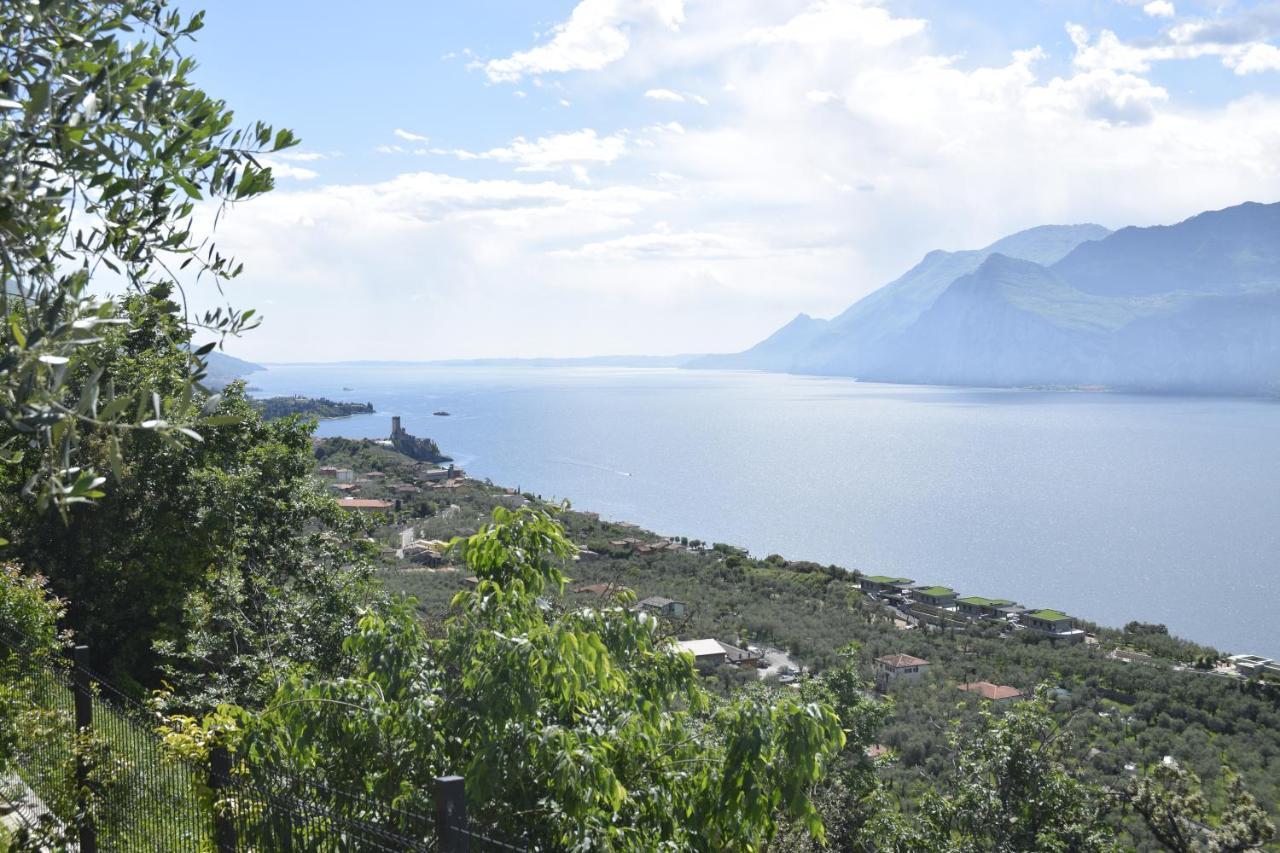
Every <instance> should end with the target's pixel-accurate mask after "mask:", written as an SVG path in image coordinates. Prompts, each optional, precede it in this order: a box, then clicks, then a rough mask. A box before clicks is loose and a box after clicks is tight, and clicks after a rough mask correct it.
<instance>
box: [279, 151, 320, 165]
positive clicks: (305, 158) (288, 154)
mask: <svg viewBox="0 0 1280 853" xmlns="http://www.w3.org/2000/svg"><path fill="white" fill-rule="evenodd" d="M271 156H272V157H274V158H275V159H277V160H288V161H290V162H293V163H313V162H315V161H317V160H328V159H329V158H330V157H331V156H332V155H331V154H322V153H320V152H319V151H294V150H288V151H277V152H276V153H275V154H272V155H271Z"/></svg>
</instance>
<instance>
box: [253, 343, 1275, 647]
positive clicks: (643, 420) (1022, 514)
mask: <svg viewBox="0 0 1280 853" xmlns="http://www.w3.org/2000/svg"><path fill="white" fill-rule="evenodd" d="M250 382H251V384H252V385H253V386H255V387H257V388H260V389H261V394H263V395H272V394H293V393H297V394H304V395H309V396H327V397H330V398H335V399H342V400H358V401H362V402H363V401H366V400H367V401H369V402H372V403H373V404H374V406H375V408H376V409H377V410H378V414H376V415H361V416H358V417H354V418H349V419H345V420H336V421H327V422H323V423H321V425H320V429H319V432H320V434H321V435H344V436H351V437H384V436H385V435H386V434H387V433H388V431H389V416H390V415H392V414H399V415H401V416H402V418H403V420H404V425H405V427H406V428H407V429H408V430H409V431H410V432H412V433H415V434H417V435H424V436H430V437H432V438H434V439H436V440H437V441H438V442H439V443H440V446H441V448H442V449H443V450H444V451H445V452H446V453H448V454H450V455H452V456H453V457H454V458H455V459H456V460H457V462H458V463H459V464H460V465H463V466H464V467H466V469H467V470H468V473H470V474H472V475H473V476H478V477H482V478H483V477H489V478H491V479H492V480H493V481H494V482H496V483H500V484H503V485H510V486H520V487H521V488H522V489H524V490H525V491H533V492H536V493H538V494H541V495H543V496H545V497H552V496H555V497H563V498H569V499H570V500H571V501H572V502H573V503H574V505H575V506H576V507H578V508H581V509H591V510H596V511H599V512H601V513H602V514H604V515H605V516H606V517H610V518H614V519H618V520H626V521H634V522H636V523H638V524H641V525H643V526H645V527H648V528H650V529H654V530H657V531H659V532H662V533H668V534H676V535H686V536H689V537H696V538H700V539H705V540H709V541H722V542H731V543H734V544H739V545H744V546H746V547H749V548H750V549H751V551H752V552H753V553H756V554H759V555H765V554H769V553H773V552H777V553H780V554H783V555H784V556H787V557H789V558H793V559H810V560H817V561H819V562H822V563H838V564H840V565H843V566H848V567H852V568H858V569H861V570H863V571H873V572H876V573H886V574H902V575H906V576H907V577H911V578H915V579H916V580H918V581H922V582H923V581H928V582H931V583H940V584H945V585H947V586H952V587H954V588H956V589H958V590H960V591H961V592H962V593H965V594H980V595H987V596H1001V597H1006V598H1013V599H1015V600H1017V601H1019V602H1021V603H1023V604H1028V605H1035V606H1045V607H1056V608H1060V609H1064V610H1066V611H1068V612H1070V613H1073V614H1075V615H1078V616H1081V617H1084V618H1087V619H1091V620H1093V621H1097V622H1101V623H1104V624H1111V625H1122V624H1123V623H1125V622H1127V621H1129V620H1130V619H1140V620H1143V621H1148V622H1163V623H1166V624H1168V625H1169V626H1170V629H1171V630H1173V631H1174V632H1175V633H1178V634H1180V635H1183V636H1187V637H1190V638H1192V639H1195V640H1198V641H1200V642H1204V643H1209V644H1213V645H1216V646H1218V647H1219V648H1221V649H1224V650H1230V651H1233V652H1235V651H1252V652H1259V653H1263V654H1267V655H1272V656H1280V618H1278V617H1277V613H1278V612H1280V610H1278V608H1280V565H1278V563H1280V403H1275V402H1269V401H1254V400H1216V399H1203V398H1178V397H1137V396H1124V395H1113V394H1083V393H1040V392H1029V391H998V390H971V389H953V388H932V387H913V386H892V385H872V384H860V383H856V382H853V381H851V380H844V379H826V378H812V377H797V376H783V375H773V374H756V373H737V372H710V371H705V372H704V371H681V370H666V369H656V370H641V369H612V368H609V369H604V368H601V369H580V368H508V369H494V368H479V367H435V366H382V365H380V366H359V367H357V366H340V367H333V366H274V367H271V368H270V369H269V370H267V371H265V372H262V373H255V374H253V376H252V377H250ZM347 388H350V389H351V390H349V391H348V390H344V389H347ZM438 409H443V410H447V411H449V412H451V413H452V416H451V417H447V418H444V417H433V416H432V412H434V411H436V410H438Z"/></svg>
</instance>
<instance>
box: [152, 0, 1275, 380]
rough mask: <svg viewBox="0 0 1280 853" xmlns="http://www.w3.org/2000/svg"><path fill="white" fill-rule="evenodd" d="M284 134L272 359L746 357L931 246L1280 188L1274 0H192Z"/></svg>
mask: <svg viewBox="0 0 1280 853" xmlns="http://www.w3.org/2000/svg"><path fill="white" fill-rule="evenodd" d="M177 5H178V7H179V8H181V9H185V10H188V11H194V10H196V9H198V8H201V7H202V6H205V5H207V6H209V7H210V8H209V10H208V13H207V15H206V27H205V29H204V30H203V31H202V32H201V33H200V36H199V39H198V41H197V42H196V43H195V44H194V45H191V46H190V48H189V49H188V50H189V52H190V53H191V54H192V55H193V56H195V57H196V58H197V60H198V61H199V63H200V68H199V70H198V72H197V74H196V80H197V82H198V83H199V84H200V85H202V86H203V87H204V88H205V89H206V91H208V92H210V93H211V94H213V95H215V96H217V97H220V98H223V99H225V100H226V101H227V102H228V104H229V105H230V106H231V107H232V108H233V109H234V110H235V111H236V115H237V118H238V119H239V120H241V121H246V122H247V121H252V120H257V119H261V120H264V121H267V122H269V123H272V124H275V125H277V126H286V127H289V128H291V129H293V130H294V131H295V132H296V133H297V134H298V136H300V137H301V139H302V144H301V145H300V146H299V147H297V148H295V149H292V150H290V151H289V152H287V153H286V154H284V155H281V156H278V157H276V158H275V159H274V160H273V167H274V171H275V174H276V178H277V181H276V190H275V191H274V192H272V193H271V194H269V195H268V196H265V197H262V198H259V199H255V200H253V201H251V202H248V203H244V204H241V205H238V206H236V207H235V208H234V209H233V210H232V211H230V213H229V214H228V215H226V216H224V218H223V219H222V220H221V222H220V223H219V225H218V231H217V235H216V239H217V242H218V245H219V247H220V249H221V250H223V251H230V252H232V253H234V254H235V255H237V257H238V259H239V260H241V261H243V262H244V263H245V267H246V271H245V273H244V274H243V275H242V276H241V277H240V278H239V279H237V280H236V281H235V282H234V283H233V284H232V285H231V286H230V288H229V290H228V292H229V295H230V299H231V301H232V302H233V303H234V304H236V305H237V306H238V307H242V308H247V307H252V308H255V309H257V311H258V313H259V314H260V315H261V316H262V317H263V320H264V322H263V326H262V327H261V328H260V329H259V330H256V331H254V332H252V333H250V334H248V335H247V336H245V337H244V338H243V339H241V340H237V341H233V342H230V343H228V345H227V351H228V352H230V353H232V354H233V355H237V356H241V357H244V358H249V359H253V360H257V361H268V362H285V361H339V360H353V359H396V360H400V359H407V360H417V359H424V360H425V359H444V358H475V357H488V356H494V357H513V356H514V357H522V356H581V355H602V354H674V353H696V352H727V351H736V350H740V349H743V348H745V347H747V346H750V345H751V344H753V343H755V342H756V341H758V340H760V339H761V338H763V337H765V336H766V335H768V334H769V333H771V332H772V331H773V330H775V329H776V328H777V327H779V326H781V325H782V324H784V323H786V322H787V321H789V320H790V319H791V318H792V317H794V316H795V315H796V314H798V313H801V312H805V313H808V314H811V315H813V316H817V317H827V316H832V315H834V314H836V313H839V312H840V311H841V310H843V309H844V308H846V307H848V306H849V305H850V304H852V303H853V302H854V301H856V300H857V299H858V298H860V297H861V296H863V295H865V294H867V293H869V292H871V291H873V290H875V289H876V288H878V287H880V286H881V285H883V284H885V283H887V282H888V281H890V280H892V279H893V278H896V277H897V276H898V275H900V274H901V273H903V272H904V271H906V270H907V269H908V268H909V267H910V266H912V265H913V264H914V263H916V262H917V261H918V260H919V259H920V257H922V256H923V255H924V254H925V253H926V252H928V251H930V250H932V249H936V248H942V249H965V248H977V247H980V246H983V245H986V244H988V243H991V242H993V241H994V240H996V239H998V238H1000V237H1002V236H1004V235H1006V234H1009V233H1012V232H1015V231H1018V230H1021V229H1023V228H1027V227H1031V226H1034V225H1041V224H1047V223H1079V222H1098V223H1101V224H1103V225H1106V226H1108V227H1113V228H1114V227H1121V226H1124V225H1149V224H1157V223H1171V222H1177V221H1180V220H1182V219H1185V218H1186V217H1188V216H1191V215H1194V214H1195V213H1197V212H1199V211H1202V210H1206V209H1217V208H1221V207H1226V206H1229V205H1233V204H1238V203H1240V202H1243V201H1248V200H1252V201H1262V202H1274V201H1280V2H1272V1H1271V0H1262V1H1261V2H1243V0H1238V1H1237V2H1233V0H1219V2H1211V1H1210V0H964V2H956V0H578V2H573V0H563V1H562V2H552V0H508V2H497V0H467V2H464V3H452V2H441V0H416V1H415V0H371V2H369V3H365V4H352V3H349V2H343V3H337V2H330V0H307V2H300V0H272V2H269V3H263V2H260V0H217V2H216V3H213V2H209V0H205V2H204V3H200V4H197V3H196V2H194V0H177Z"/></svg>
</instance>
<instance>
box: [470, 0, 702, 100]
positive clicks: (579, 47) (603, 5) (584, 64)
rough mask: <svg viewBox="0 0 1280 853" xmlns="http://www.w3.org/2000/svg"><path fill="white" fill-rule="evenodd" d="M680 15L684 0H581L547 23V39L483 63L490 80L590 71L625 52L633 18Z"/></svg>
mask: <svg viewBox="0 0 1280 853" xmlns="http://www.w3.org/2000/svg"><path fill="white" fill-rule="evenodd" d="M683 21H684V0H581V2H579V3H578V5H577V6H575V7H574V10H573V12H572V13H571V14H570V16H569V20H567V21H564V22H563V23H560V24H557V25H556V26H555V27H553V28H552V30H551V33H552V36H551V41H549V42H547V43H546V44H543V45H539V46H537V47H534V48H531V49H529V50H525V51H517V52H516V53H513V54H511V56H508V57H506V58H505V59H492V60H490V61H488V62H486V63H485V64H484V70H485V74H486V75H488V77H489V79H490V80H492V81H493V82H495V83H498V82H514V81H516V80H519V79H521V78H522V77H524V76H526V75H536V74H548V73H563V72H567V71H595V70H599V69H601V68H604V67H605V66H607V65H610V64H611V63H614V62H617V61H618V60H619V59H621V58H622V57H624V56H626V54H627V51H628V50H629V49H630V47H631V40H630V38H628V35H627V31H628V29H629V28H630V26H631V25H633V24H637V23H657V24H658V25H660V26H662V27H664V28H666V29H669V30H674V29H677V28H678V27H679V26H680V24H681V22H683Z"/></svg>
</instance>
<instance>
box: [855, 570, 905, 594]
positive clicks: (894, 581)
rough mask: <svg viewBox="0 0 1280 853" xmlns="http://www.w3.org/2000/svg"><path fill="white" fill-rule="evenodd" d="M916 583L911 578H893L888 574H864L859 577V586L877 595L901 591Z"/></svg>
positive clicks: (864, 590)
mask: <svg viewBox="0 0 1280 853" xmlns="http://www.w3.org/2000/svg"><path fill="white" fill-rule="evenodd" d="M913 583H915V581H913V580H912V579H911V578H893V577H889V576H888V575H863V576H862V577H860V578H858V588H859V589H861V590H862V591H863V592H869V593H874V594H876V595H886V594H893V593H901V592H905V591H906V590H908V589H910V588H911V585H912V584H913Z"/></svg>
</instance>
